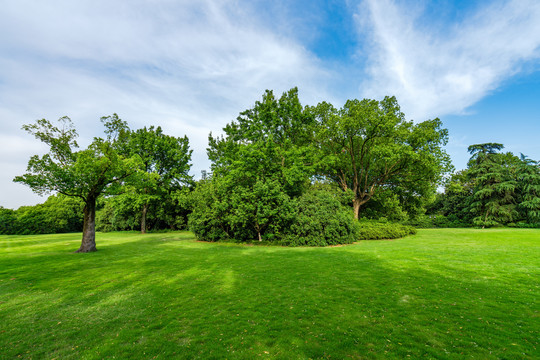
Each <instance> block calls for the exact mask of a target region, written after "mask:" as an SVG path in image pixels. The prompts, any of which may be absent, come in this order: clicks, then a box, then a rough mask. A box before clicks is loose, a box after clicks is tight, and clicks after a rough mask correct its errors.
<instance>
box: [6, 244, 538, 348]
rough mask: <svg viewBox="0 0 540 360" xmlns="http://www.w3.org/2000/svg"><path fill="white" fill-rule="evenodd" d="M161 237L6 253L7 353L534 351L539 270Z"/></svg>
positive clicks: (433, 257) (374, 248)
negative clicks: (94, 247)
mask: <svg viewBox="0 0 540 360" xmlns="http://www.w3.org/2000/svg"><path fill="white" fill-rule="evenodd" d="M160 235H162V234H152V235H150V236H148V235H147V236H143V237H140V236H135V235H133V237H131V235H130V236H129V237H130V238H129V240H123V239H122V237H121V236H119V237H118V239H117V238H115V237H114V236H113V237H111V239H110V240H108V241H105V239H103V241H102V245H101V247H99V243H98V248H100V251H98V252H97V253H93V254H83V255H81V254H66V253H58V252H56V251H53V252H51V253H49V254H42V255H41V254H39V255H38V254H35V255H33V256H32V257H31V258H27V257H26V256H21V257H20V258H17V257H9V259H4V258H1V257H0V269H6V267H5V265H8V268H9V272H6V271H4V270H0V280H2V281H1V282H0V289H2V292H1V293H0V294H1V295H0V301H2V303H1V304H0V315H1V316H2V318H3V319H6V321H5V322H4V323H3V325H0V331H1V333H0V334H2V335H3V336H2V337H1V338H2V340H0V352H1V353H4V354H7V356H8V357H17V356H18V355H22V356H25V354H26V351H29V350H30V354H31V355H32V357H40V356H45V357H49V356H50V355H51V354H52V353H54V354H55V355H57V356H58V357H61V358H80V357H85V358H103V357H112V356H116V357H129V358H134V357H143V358H151V357H154V356H156V357H158V358H171V357H177V358H197V357H199V358H212V357H214V358H224V357H230V358H245V359H250V358H253V357H256V356H258V355H261V356H266V357H273V358H298V359H303V358H323V357H326V356H329V355H331V357H333V358H346V357H352V358H404V357H407V356H408V355H410V356H411V357H413V358H419V357H434V358H455V359H459V358H463V357H464V356H471V357H478V358H486V359H489V358H533V356H534V354H535V353H536V349H537V347H538V328H537V326H535V321H534V320H535V317H536V319H537V316H538V312H537V310H538V309H536V310H534V301H535V299H536V295H538V287H536V288H535V286H537V284H536V285H535V281H534V278H530V279H529V281H527V278H521V280H520V282H521V283H520V284H518V285H516V284H512V282H511V281H510V280H509V279H507V278H506V274H501V273H499V272H497V271H496V270H493V269H491V268H490V269H488V270H489V271H487V272H489V274H490V276H493V275H494V274H495V278H493V279H490V281H478V277H479V276H482V269H478V268H474V267H473V268H471V267H470V265H471V262H473V259H470V261H468V262H460V259H459V257H457V258H455V257H453V258H452V259H453V263H451V265H448V266H445V265H443V264H437V261H438V260H439V259H444V258H445V257H446V255H444V254H441V253H433V254H430V253H429V252H427V251H426V250H424V249H423V250H422V251H421V252H423V254H424V255H422V256H423V258H422V259H420V260H419V261H410V260H408V259H404V258H403V257H406V256H408V255H409V254H408V253H404V252H403V250H402V249H401V250H399V251H398V248H399V247H401V248H408V249H409V247H408V245H407V246H404V245H403V244H401V245H399V246H397V247H396V246H392V245H385V246H384V249H385V250H384V254H382V255H381V254H380V253H379V251H380V248H379V247H378V245H377V244H369V246H363V245H355V246H352V247H342V248H293V249H290V248H261V247H244V246H238V245H222V244H211V243H197V242H195V241H185V240H186V237H187V235H186V237H178V238H175V237H174V236H170V237H169V236H160ZM413 240H414V239H413ZM413 240H412V241H413ZM410 248H411V249H414V246H411V247H410ZM392 249H393V250H394V253H391V252H389V250H392ZM407 251H409V250H407ZM428 255H430V256H428ZM490 264H491V263H490ZM459 265H461V266H462V268H461V269H460V267H459ZM484 270H485V269H484ZM508 271H509V272H510V273H512V270H511V269H509V270H508ZM513 274H514V275H516V274H519V271H517V270H515V269H514V271H513ZM533 275H534V274H533ZM11 278H14V280H10V279H11ZM528 288H530V289H532V291H527V289H528ZM36 345H37V346H36Z"/></svg>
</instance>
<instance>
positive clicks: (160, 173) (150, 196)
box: [117, 126, 192, 233]
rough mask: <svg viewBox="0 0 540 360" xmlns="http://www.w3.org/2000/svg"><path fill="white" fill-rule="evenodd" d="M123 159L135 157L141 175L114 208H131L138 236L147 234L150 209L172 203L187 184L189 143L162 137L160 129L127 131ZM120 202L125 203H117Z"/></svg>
mask: <svg viewBox="0 0 540 360" xmlns="http://www.w3.org/2000/svg"><path fill="white" fill-rule="evenodd" d="M123 151H124V152H125V155H126V156H128V157H129V156H134V155H137V156H139V157H140V158H141V160H142V164H143V166H142V172H140V173H139V174H138V176H137V177H132V180H131V181H130V182H129V184H126V186H125V194H124V195H122V196H121V197H120V199H118V201H117V204H118V205H123V206H128V207H135V208H138V209H139V211H140V229H141V233H146V231H147V221H146V220H147V216H148V211H150V208H151V207H153V206H154V207H156V209H155V210H156V212H157V211H159V208H160V205H166V203H167V202H172V201H173V199H172V196H173V193H174V192H175V191H178V190H180V189H181V188H182V187H183V186H187V185H189V184H190V183H191V181H192V177H191V176H190V175H189V174H188V172H189V169H190V168H191V164H190V161H191V153H192V151H191V150H190V149H189V140H188V138H187V137H186V136H184V137H173V136H169V135H165V134H164V133H163V131H162V129H161V127H159V126H158V127H157V128H154V127H153V126H151V127H149V128H146V127H144V128H142V129H138V130H136V131H131V132H129V133H128V134H127V136H126V142H125V143H124V144H123ZM121 199H124V200H125V201H124V202H122V201H120V200H121Z"/></svg>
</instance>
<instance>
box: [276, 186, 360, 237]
mask: <svg viewBox="0 0 540 360" xmlns="http://www.w3.org/2000/svg"><path fill="white" fill-rule="evenodd" d="M293 206H294V207H295V209H294V212H295V217H294V220H293V222H292V224H291V226H290V228H289V230H288V232H287V234H286V235H285V236H284V237H283V240H282V241H281V244H283V245H288V246H303V245H307V246H327V245H338V244H350V243H353V242H355V241H356V240H358V230H359V226H358V222H357V221H356V220H355V219H354V216H353V213H352V211H351V209H350V208H348V207H345V206H343V205H342V204H341V202H340V194H339V193H333V192H331V191H325V190H311V191H308V192H307V193H305V194H304V195H302V196H300V197H299V198H297V199H295V200H294V205H293Z"/></svg>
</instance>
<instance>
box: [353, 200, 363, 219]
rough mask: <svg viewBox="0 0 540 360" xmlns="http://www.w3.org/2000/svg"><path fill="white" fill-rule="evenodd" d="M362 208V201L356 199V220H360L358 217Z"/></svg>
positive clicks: (354, 203) (354, 206) (354, 207)
mask: <svg viewBox="0 0 540 360" xmlns="http://www.w3.org/2000/svg"><path fill="white" fill-rule="evenodd" d="M360 206H362V200H361V199H358V198H356V199H354V200H353V209H354V218H355V219H356V220H358V216H359V214H360Z"/></svg>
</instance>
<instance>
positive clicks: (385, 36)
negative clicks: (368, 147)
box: [357, 0, 540, 120]
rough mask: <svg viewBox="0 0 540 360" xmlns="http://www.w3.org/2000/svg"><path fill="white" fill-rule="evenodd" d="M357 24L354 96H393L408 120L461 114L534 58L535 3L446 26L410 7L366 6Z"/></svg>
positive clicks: (369, 1)
mask: <svg viewBox="0 0 540 360" xmlns="http://www.w3.org/2000/svg"><path fill="white" fill-rule="evenodd" d="M357 18H358V24H359V28H360V29H361V32H362V34H364V35H365V36H367V37H370V38H371V39H372V40H373V43H372V47H371V48H370V52H369V67H368V69H367V71H368V75H369V76H368V78H367V79H366V80H365V81H364V82H363V83H362V85H361V92H362V95H363V96H366V97H370V98H373V97H382V96H384V95H396V97H397V98H398V101H399V102H400V104H401V105H402V107H403V109H404V111H405V114H406V115H407V116H408V117H410V118H414V119H416V120H424V119H425V118H429V117H437V116H442V115H447V114H459V113H463V112H464V111H466V109H467V108H468V107H469V106H471V105H473V104H474V103H476V102H477V101H478V100H480V99H481V98H483V97H484V96H486V95H487V94H489V93H490V92H491V91H493V90H494V89H496V88H497V87H498V86H500V85H501V83H502V82H504V81H505V80H507V79H508V78H510V77H511V76H513V75H515V74H516V73H518V72H520V71H521V70H522V67H523V66H524V65H525V64H526V63H527V62H528V61H531V60H535V59H538V58H539V57H540V52H539V49H540V2H538V1H535V0H511V1H496V2H492V3H490V4H488V5H486V6H484V7H482V8H476V10H475V12H474V13H469V14H466V16H465V17H464V18H463V19H462V20H461V21H460V22H459V23H451V24H449V23H447V22H437V21H433V20H432V19H430V18H429V16H426V15H425V14H424V13H423V11H422V8H419V7H411V6H410V4H404V3H400V2H397V1H392V0H366V1H365V2H364V3H363V4H362V6H360V7H359V10H358V13H357Z"/></svg>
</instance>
